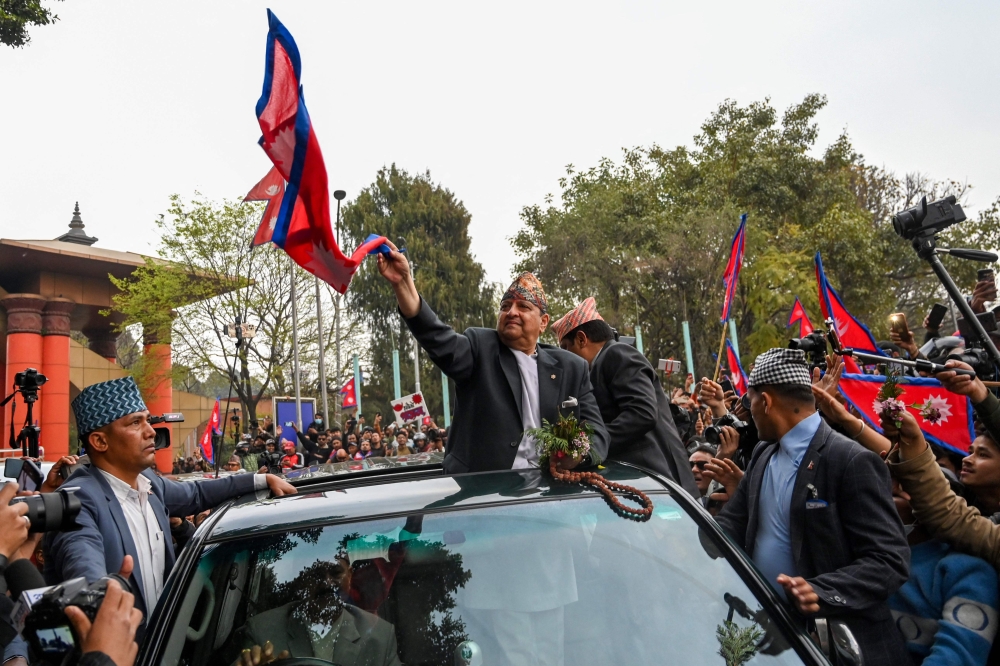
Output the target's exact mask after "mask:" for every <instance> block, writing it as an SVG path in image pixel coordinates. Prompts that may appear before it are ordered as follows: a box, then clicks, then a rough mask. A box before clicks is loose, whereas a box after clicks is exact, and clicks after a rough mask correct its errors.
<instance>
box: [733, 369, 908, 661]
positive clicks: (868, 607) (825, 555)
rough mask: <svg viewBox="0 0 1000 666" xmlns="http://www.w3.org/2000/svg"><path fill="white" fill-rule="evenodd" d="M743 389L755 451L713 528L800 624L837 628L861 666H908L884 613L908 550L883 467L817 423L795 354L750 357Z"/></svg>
mask: <svg viewBox="0 0 1000 666" xmlns="http://www.w3.org/2000/svg"><path fill="white" fill-rule="evenodd" d="M749 386H750V388H749V395H750V412H751V414H752V415H753V420H754V422H755V423H756V425H757V431H758V432H759V433H760V437H761V439H762V440H763V441H762V442H761V443H760V444H759V445H758V446H757V448H756V450H755V451H754V454H753V458H752V459H751V461H750V464H749V466H748V467H747V470H746V475H745V476H744V477H743V480H742V481H741V482H740V485H739V487H738V489H737V490H736V492H735V494H734V496H733V497H732V499H730V500H729V502H728V503H727V504H726V506H725V508H723V510H722V511H721V512H720V513H719V515H718V516H716V520H717V521H718V522H719V524H720V525H721V526H722V527H723V528H724V529H725V530H726V531H727V532H728V533H729V534H730V535H731V536H732V537H733V539H734V540H735V541H736V543H737V544H739V545H740V546H741V547H742V548H743V549H744V550H745V551H746V552H747V553H748V554H749V555H750V557H752V558H753V561H754V563H755V564H756V565H757V567H758V568H759V569H760V570H761V572H762V573H763V574H764V577H765V578H766V579H767V581H768V582H769V583H770V584H771V585H772V586H773V587H774V588H775V589H776V590H777V591H778V593H779V595H781V596H783V597H785V598H786V599H787V600H788V601H789V603H791V604H792V606H793V607H794V608H795V610H796V611H798V613H799V617H800V618H801V619H802V620H803V622H804V621H805V620H806V619H808V618H812V617H828V618H833V619H840V620H843V621H845V623H846V624H847V626H848V627H849V628H850V629H851V631H852V632H853V633H854V636H855V638H856V639H857V641H858V644H859V645H860V647H861V651H862V656H863V658H864V663H865V666H876V665H883V664H885V665H889V664H909V663H910V662H909V657H908V656H907V652H906V646H905V644H904V643H903V641H902V638H901V637H900V634H899V632H898V631H897V630H896V628H895V623H894V622H893V619H892V614H891V612H890V610H889V606H888V604H887V599H888V598H889V597H890V596H891V595H892V594H893V593H894V592H895V591H896V590H898V589H899V588H900V587H901V586H902V585H903V583H905V582H906V580H907V578H908V577H909V565H910V549H909V546H908V545H907V542H906V536H905V534H904V532H903V525H902V523H901V522H900V519H899V515H898V514H897V512H896V509H895V505H894V503H893V499H892V488H891V483H890V479H889V472H888V470H887V469H886V466H885V463H883V462H882V460H881V458H879V456H878V455H876V454H875V453H872V452H871V451H868V450H867V449H865V448H864V447H862V446H860V445H859V444H857V443H856V442H853V441H851V440H850V439H848V438H847V437H845V436H843V435H840V434H838V433H836V432H834V431H833V430H832V429H831V428H830V426H828V425H827V424H826V423H825V422H824V421H823V420H822V419H821V418H820V415H819V413H818V412H817V411H816V405H815V402H814V400H813V394H812V390H811V386H812V380H811V378H810V374H809V367H808V365H807V364H806V359H805V354H804V353H803V352H802V351H801V350H798V349H772V350H770V351H768V352H765V353H763V354H761V355H760V356H758V357H757V362H756V364H755V365H754V368H753V371H752V372H751V373H750V379H749Z"/></svg>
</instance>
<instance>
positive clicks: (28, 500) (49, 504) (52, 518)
mask: <svg viewBox="0 0 1000 666" xmlns="http://www.w3.org/2000/svg"><path fill="white" fill-rule="evenodd" d="M17 502H24V503H25V504H27V505H28V514H27V515H28V520H29V521H30V523H31V527H29V528H28V531H29V532H72V531H73V530H76V529H77V528H78V525H77V524H76V517H77V516H78V515H80V509H81V508H82V505H81V504H80V500H79V499H77V497H76V489H75V488H71V489H61V488H60V489H59V490H57V491H55V492H54V493H40V494H38V495H28V496H27V497H15V498H14V499H12V500H11V501H10V503H11V504H15V503H17Z"/></svg>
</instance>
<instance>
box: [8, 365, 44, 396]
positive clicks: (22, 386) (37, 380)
mask: <svg viewBox="0 0 1000 666" xmlns="http://www.w3.org/2000/svg"><path fill="white" fill-rule="evenodd" d="M47 381H49V378H48V377H46V376H45V375H43V374H41V373H40V372H38V370H35V369H34V368H28V369H27V370H25V371H24V372H19V373H17V374H16V375H14V386H16V387H17V390H19V391H20V392H21V394H22V395H23V394H24V393H25V392H31V393H36V392H38V389H40V388H42V385H43V384H44V383H45V382H47Z"/></svg>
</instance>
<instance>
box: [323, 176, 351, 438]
mask: <svg viewBox="0 0 1000 666" xmlns="http://www.w3.org/2000/svg"><path fill="white" fill-rule="evenodd" d="M346 196H347V192H345V191H344V190H334V191H333V198H334V199H336V200H337V226H336V228H335V232H336V237H335V238H336V240H337V247H340V202H341V201H342V200H343V199H344V197H346ZM333 344H334V345H335V346H336V348H337V368H336V370H335V374H336V376H337V390H338V391H339V390H340V389H342V388H343V387H344V383H343V382H342V381H341V379H342V377H341V375H340V371H341V370H342V369H343V368H344V366H342V365H341V364H340V294H339V293H335V294H334V296H333ZM336 411H337V425H339V426H341V427H343V423H342V421H343V420H344V403H343V401H342V400H341V399H340V394H338V397H337V410H336ZM327 416H328V417H329V414H327Z"/></svg>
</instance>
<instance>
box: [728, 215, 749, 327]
mask: <svg viewBox="0 0 1000 666" xmlns="http://www.w3.org/2000/svg"><path fill="white" fill-rule="evenodd" d="M746 240H747V214H746V213H743V214H742V215H740V226H739V227H737V228H736V235H735V236H733V243H732V245H731V246H730V248H729V263H727V264H726V272H725V273H723V274H722V284H724V285H725V287H726V296H725V300H724V301H723V302H722V323H723V324H725V323H726V320H728V319H729V310H730V309H731V308H732V306H733V301H734V300H735V299H736V282H737V280H739V279H740V269H741V268H742V267H743V250H744V248H745V247H746Z"/></svg>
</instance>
